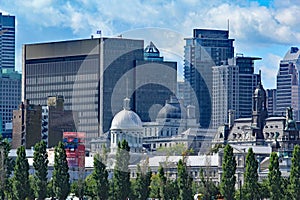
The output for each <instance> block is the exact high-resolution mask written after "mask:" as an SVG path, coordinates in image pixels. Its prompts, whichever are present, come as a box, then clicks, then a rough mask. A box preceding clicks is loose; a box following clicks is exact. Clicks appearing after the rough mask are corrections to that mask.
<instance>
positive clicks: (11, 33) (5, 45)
mask: <svg viewBox="0 0 300 200" xmlns="http://www.w3.org/2000/svg"><path fill="white" fill-rule="evenodd" d="M0 68H2V69H3V68H9V69H15V17H14V16H9V15H2V13H0Z"/></svg>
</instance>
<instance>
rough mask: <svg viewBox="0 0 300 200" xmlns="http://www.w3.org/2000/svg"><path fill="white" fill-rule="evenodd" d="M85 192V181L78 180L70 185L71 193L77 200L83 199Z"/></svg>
mask: <svg viewBox="0 0 300 200" xmlns="http://www.w3.org/2000/svg"><path fill="white" fill-rule="evenodd" d="M84 192H85V181H84V180H82V179H79V180H78V181H74V182H73V183H72V184H71V193H73V194H75V196H76V197H78V198H79V199H83V196H84Z"/></svg>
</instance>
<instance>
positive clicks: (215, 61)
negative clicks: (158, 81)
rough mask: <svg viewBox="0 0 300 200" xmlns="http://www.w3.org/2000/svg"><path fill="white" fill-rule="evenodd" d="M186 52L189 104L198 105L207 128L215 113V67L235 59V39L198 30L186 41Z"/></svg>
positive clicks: (186, 102)
mask: <svg viewBox="0 0 300 200" xmlns="http://www.w3.org/2000/svg"><path fill="white" fill-rule="evenodd" d="M185 41H186V45H185V47H184V48H185V49H184V59H185V61H184V80H185V82H186V83H187V90H188V92H189V95H187V96H186V99H185V104H191V105H194V106H196V114H197V118H199V122H200V125H201V126H202V127H203V128H207V127H209V125H210V121H211V112H212V99H211V97H212V66H219V65H221V64H223V63H226V61H227V59H228V58H233V56H234V47H233V41H234V39H229V31H228V30H209V29H194V31H193V37H192V38H186V39H185Z"/></svg>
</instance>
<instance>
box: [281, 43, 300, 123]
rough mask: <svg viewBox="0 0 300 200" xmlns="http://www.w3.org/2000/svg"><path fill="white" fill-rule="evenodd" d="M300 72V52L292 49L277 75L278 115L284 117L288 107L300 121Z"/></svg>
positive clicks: (286, 55)
mask: <svg viewBox="0 0 300 200" xmlns="http://www.w3.org/2000/svg"><path fill="white" fill-rule="evenodd" d="M299 70H300V50H299V48H298V47H291V48H290V49H289V50H288V52H287V53H286V54H285V56H284V58H283V59H282V60H281V61H280V65H279V70H278V73H277V88H276V89H277V91H276V92H277V93H276V114H277V115H283V114H284V112H285V109H286V108H287V107H292V108H293V109H294V118H295V120H300V95H299V81H300V78H299Z"/></svg>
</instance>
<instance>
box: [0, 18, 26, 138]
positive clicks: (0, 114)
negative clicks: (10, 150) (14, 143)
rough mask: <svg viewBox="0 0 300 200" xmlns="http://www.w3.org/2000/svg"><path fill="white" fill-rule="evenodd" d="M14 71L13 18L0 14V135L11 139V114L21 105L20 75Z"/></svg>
mask: <svg viewBox="0 0 300 200" xmlns="http://www.w3.org/2000/svg"><path fill="white" fill-rule="evenodd" d="M14 69H15V17H14V16H10V15H2V13H0V101H1V104H0V133H1V134H2V136H3V137H6V138H11V137H12V116H13V115H12V114H13V110H15V109H17V108H18V106H19V104H20V103H21V74H19V73H18V72H16V71H14Z"/></svg>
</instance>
